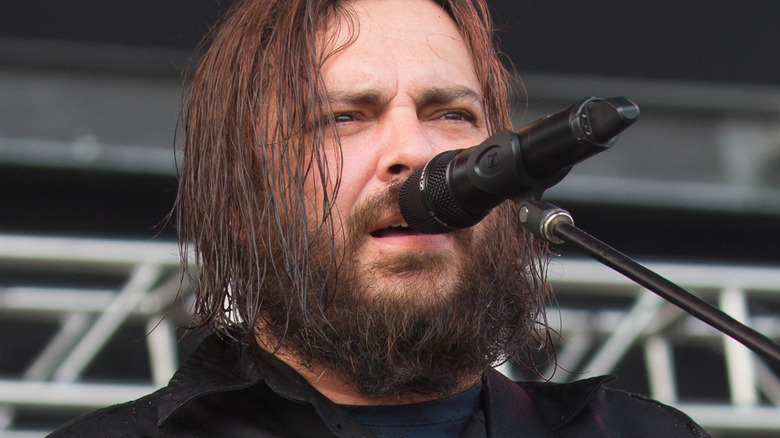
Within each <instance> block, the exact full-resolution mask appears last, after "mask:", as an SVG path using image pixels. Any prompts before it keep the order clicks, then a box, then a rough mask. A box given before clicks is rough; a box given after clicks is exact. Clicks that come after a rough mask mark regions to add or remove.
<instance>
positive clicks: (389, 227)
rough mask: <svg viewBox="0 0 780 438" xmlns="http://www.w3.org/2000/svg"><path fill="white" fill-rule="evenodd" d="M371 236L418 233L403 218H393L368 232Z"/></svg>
mask: <svg viewBox="0 0 780 438" xmlns="http://www.w3.org/2000/svg"><path fill="white" fill-rule="evenodd" d="M369 234H370V235H371V237H377V238H383V237H399V236H412V235H416V234H419V233H418V232H416V231H414V230H413V229H411V228H410V227H409V224H407V223H406V221H404V220H403V219H398V220H394V221H393V222H392V223H389V224H383V225H380V226H379V227H378V228H377V229H375V230H374V231H372V232H371V233H369Z"/></svg>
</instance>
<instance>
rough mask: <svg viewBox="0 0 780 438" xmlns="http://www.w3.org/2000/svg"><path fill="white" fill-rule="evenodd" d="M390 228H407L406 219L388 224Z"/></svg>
mask: <svg viewBox="0 0 780 438" xmlns="http://www.w3.org/2000/svg"><path fill="white" fill-rule="evenodd" d="M390 228H409V224H407V223H406V221H401V222H398V223H397V224H393V225H390Z"/></svg>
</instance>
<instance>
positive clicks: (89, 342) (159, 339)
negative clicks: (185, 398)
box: [0, 236, 186, 437]
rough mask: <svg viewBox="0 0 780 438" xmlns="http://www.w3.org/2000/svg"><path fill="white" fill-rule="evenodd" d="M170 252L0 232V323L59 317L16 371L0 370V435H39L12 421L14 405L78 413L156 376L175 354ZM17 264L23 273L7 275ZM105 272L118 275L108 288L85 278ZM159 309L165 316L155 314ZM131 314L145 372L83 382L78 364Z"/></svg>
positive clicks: (145, 387)
mask: <svg viewBox="0 0 780 438" xmlns="http://www.w3.org/2000/svg"><path fill="white" fill-rule="evenodd" d="M179 260H180V259H179V250H178V246H177V244H176V243H175V242H139V241H120V240H95V239H74V238H43V237H25V236H0V269H2V272H3V273H4V274H5V275H4V277H11V279H10V280H9V279H8V278H0V324H4V323H9V322H11V321H14V320H19V319H25V320H29V321H36V322H41V323H43V322H47V323H51V322H52V321H55V322H56V324H57V326H58V329H57V330H56V332H55V333H54V334H53V335H52V336H51V338H50V339H49V341H48V343H47V344H46V345H45V346H44V347H43V348H42V350H41V351H40V352H39V353H38V354H37V356H36V357H35V358H34V359H33V360H32V362H31V363H29V364H28V366H26V368H25V369H24V370H20V372H19V374H15V375H11V376H0V437H28V436H29V437H33V436H38V437H40V436H43V435H45V434H46V431H45V430H19V429H18V428H17V427H16V426H15V425H14V422H15V421H14V420H15V419H16V417H17V414H18V413H19V412H20V411H22V410H29V409H31V408H32V410H33V412H34V413H39V414H45V413H47V412H51V411H55V412H56V411H62V410H64V411H66V412H74V413H76V414H77V413H79V412H86V411H90V410H93V409H96V408H98V407H101V406H106V405H110V404H114V403H117V402H120V401H125V400H130V399H134V398H138V397H140V396H142V395H144V394H147V393H149V392H151V391H153V390H155V389H157V388H158V387H161V386H163V385H165V384H166V382H167V381H168V379H169V378H170V377H171V375H172V374H173V372H174V371H175V370H176V368H177V366H178V362H179V360H178V355H177V345H176V344H177V342H176V335H175V325H176V322H174V321H172V320H171V319H173V318H175V317H176V316H178V315H180V312H177V311H176V310H177V309H178V308H180V307H182V306H184V304H183V303H182V302H181V300H177V297H178V296H179V285H180V279H181V274H180V269H179ZM20 272H21V273H23V274H25V275H23V277H24V279H23V280H21V281H19V280H16V281H15V280H13V278H14V275H12V274H18V273H20ZM63 273H69V274H70V275H71V277H72V276H73V274H75V275H76V276H77V277H78V281H77V282H75V283H77V284H78V286H75V287H74V286H72V285H69V286H64V287H63V286H57V285H56V284H55V285H52V284H51V283H52V281H54V283H56V280H57V278H58V277H59V276H61V275H62V274H63ZM105 276H112V277H113V278H118V279H119V281H118V282H117V283H118V284H117V287H116V288H115V289H106V288H99V287H98V288H96V287H92V286H90V284H91V283H96V282H94V281H91V280H92V279H94V278H100V277H105ZM41 278H46V281H41V280H40V279H41ZM52 278H53V280H52ZM20 282H21V283H22V284H19V283H20ZM41 283H47V284H46V285H45V286H41V285H40V284H41ZM68 283H74V281H73V280H72V279H70V280H69V281H68ZM97 283H100V282H97ZM184 292H185V293H186V291H184ZM168 314H170V315H171V316H172V318H163V317H164V316H166V315H168ZM130 320H133V321H138V320H141V321H143V322H144V323H145V326H146V332H147V333H148V335H147V336H145V342H146V349H147V350H148V355H149V360H150V369H151V370H152V371H151V375H150V376H149V377H148V379H147V381H146V382H144V383H133V384H128V383H126V382H124V381H123V380H122V379H119V378H118V379H117V381H116V382H111V381H102V382H85V381H82V380H81V377H82V374H83V373H84V370H85V369H86V368H87V367H88V366H89V365H90V363H91V362H92V361H93V360H94V359H95V357H96V356H97V355H98V354H99V353H100V352H101V350H103V349H104V347H105V346H106V345H107V344H108V343H110V342H111V341H112V338H113V337H114V336H115V334H116V333H117V332H118V331H119V330H121V329H122V328H123V326H124V325H125V324H126V323H128V321H130ZM18 336H21V337H24V336H25V334H24V333H19V334H18ZM10 353H13V352H10ZM0 360H2V359H0ZM119 376H121V370H119Z"/></svg>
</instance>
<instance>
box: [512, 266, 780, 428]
mask: <svg viewBox="0 0 780 438" xmlns="http://www.w3.org/2000/svg"><path fill="white" fill-rule="evenodd" d="M648 267H650V268H651V269H653V270H654V271H656V272H658V273H660V274H661V275H663V276H665V277H667V278H669V279H670V280H672V281H674V282H676V283H677V284H679V285H681V286H682V287H684V288H686V289H688V290H689V291H691V292H694V293H695V294H696V295H698V296H700V297H702V298H703V299H705V300H707V301H709V302H710V303H711V304H714V305H716V306H718V307H719V308H720V309H721V310H723V311H725V312H726V313H728V314H730V315H731V316H732V317H734V318H735V319H737V320H739V321H741V322H743V323H746V324H748V325H750V326H751V327H753V328H755V329H757V330H758V331H760V332H762V333H764V334H765V335H767V336H769V337H771V338H772V339H774V340H776V341H777V340H779V339H780V315H778V311H780V269H777V268H758V267H740V266H722V265H693V264H649V265H648ZM550 271H551V272H550V277H551V280H552V283H553V287H554V289H555V293H556V297H557V300H558V301H559V303H560V307H559V311H556V310H555V309H551V311H549V312H548V313H549V315H548V316H549V317H550V326H551V327H553V328H558V331H559V333H560V335H561V339H562V342H561V344H560V345H559V347H558V354H557V358H558V365H559V367H558V369H555V367H554V366H550V368H548V369H547V370H546V371H544V372H543V373H542V374H544V375H546V376H548V377H549V376H552V377H551V379H550V380H552V381H568V380H573V379H575V378H576V379H580V378H586V377H591V376H596V375H601V374H609V373H612V372H615V371H617V370H619V369H620V368H621V366H622V365H623V361H624V359H625V357H626V356H627V355H628V353H629V352H639V354H640V356H641V358H642V362H643V365H642V366H643V367H644V372H645V375H646V384H647V392H648V393H649V394H648V395H649V396H650V397H652V398H655V399H657V400H660V401H662V402H664V403H667V404H670V405H673V406H676V407H678V408H679V409H681V410H682V411H684V412H686V413H687V414H688V415H690V416H691V417H692V418H693V419H694V420H696V421H697V422H698V423H699V424H701V425H702V426H703V427H704V428H705V429H707V430H708V431H710V432H711V433H712V434H713V436H729V437H732V436H735V437H736V436H739V437H749V436H780V378H778V375H779V374H778V372H779V371H780V364H768V363H765V362H764V361H763V359H761V358H759V357H758V356H756V355H754V354H753V353H752V352H751V351H750V350H748V349H747V348H746V347H744V346H742V345H741V344H739V343H737V342H736V341H734V340H732V339H731V338H728V337H726V336H724V335H722V334H721V333H719V332H718V331H716V330H715V329H713V328H711V327H709V326H708V325H706V324H704V323H702V322H700V321H699V320H697V319H695V318H694V317H692V316H690V315H688V314H686V313H684V312H683V311H682V310H680V309H678V308H677V307H675V306H674V305H672V304H670V303H668V302H666V301H664V300H663V299H661V298H660V297H658V296H656V295H655V294H653V293H652V292H649V291H647V290H645V289H644V288H642V287H640V286H638V285H636V284H634V283H632V282H631V281H630V280H628V279H627V278H625V277H622V276H621V275H620V274H618V273H615V272H613V271H611V270H609V269H608V268H606V267H604V266H602V265H600V264H598V263H595V262H590V261H582V260H559V261H555V262H554V264H553V265H552V266H551V268H550ZM572 302H574V304H572ZM685 350H699V351H706V352H708V353H709V354H708V355H707V357H706V358H702V359H701V360H696V361H695V362H693V363H685V362H684V361H681V360H680V359H678V358H676V357H675V355H676V354H679V353H681V352H684V351H685ZM713 358H714V359H713ZM684 367H699V368H698V369H696V370H694V371H693V372H691V371H690V370H688V372H687V373H686V375H687V376H688V379H691V377H690V376H691V375H694V376H695V377H694V378H695V379H696V380H698V382H695V383H696V384H697V385H698V386H699V387H707V386H710V387H713V386H722V387H724V388H725V390H724V391H723V392H724V394H726V395H724V396H723V397H722V398H714V397H712V396H707V397H697V395H696V394H686V395H681V390H680V387H681V384H680V383H681V382H680V381H679V378H678V376H679V375H680V374H681V373H682V371H683V370H682V368H684ZM712 369H717V370H725V380H726V382H723V381H722V380H723V376H722V375H721V374H717V373H713V372H712ZM507 372H508V373H510V374H512V373H514V374H515V376H516V377H519V376H518V371H517V370H516V369H514V368H511V367H509V368H508V369H507ZM619 374H620V373H619V372H618V375H619ZM713 375H716V376H717V377H716V378H717V379H719V380H720V381H717V380H713ZM686 383H690V382H686ZM688 386H691V385H688Z"/></svg>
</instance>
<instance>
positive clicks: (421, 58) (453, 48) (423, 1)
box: [322, 0, 479, 93]
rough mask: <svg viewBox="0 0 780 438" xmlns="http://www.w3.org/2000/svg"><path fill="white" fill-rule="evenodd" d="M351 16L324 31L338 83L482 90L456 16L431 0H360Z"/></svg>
mask: <svg viewBox="0 0 780 438" xmlns="http://www.w3.org/2000/svg"><path fill="white" fill-rule="evenodd" d="M347 8H348V10H349V11H350V14H349V18H347V17H342V18H339V19H336V21H337V23H333V25H331V26H329V27H328V29H326V30H325V31H324V32H323V34H322V36H323V42H324V44H322V46H324V49H323V50H325V52H326V53H330V51H331V50H333V49H335V48H340V49H338V50H335V51H334V52H333V53H331V54H330V56H328V58H327V60H326V62H325V63H324V64H323V67H322V73H323V77H324V79H325V84H326V86H327V87H328V89H329V90H330V89H331V88H333V87H342V86H343V87H362V88H374V87H376V86H380V85H381V86H384V87H388V86H392V87H393V88H395V91H396V92H398V91H399V89H400V88H407V87H424V86H426V85H427V86H451V85H456V86H461V87H464V86H465V87H470V88H473V89H474V90H475V92H477V93H479V82H478V81H477V78H476V74H475V71H474V63H473V60H472V58H471V54H470V52H469V50H468V48H467V46H466V44H465V42H464V40H463V37H462V36H461V34H460V31H459V30H458V28H457V26H456V25H455V22H454V21H453V20H452V18H451V17H450V16H449V14H448V13H447V12H446V11H445V10H443V9H442V8H441V6H439V5H437V4H435V3H434V2H433V1H431V0H390V1H388V0H357V1H353V2H350V3H348V5H347Z"/></svg>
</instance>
